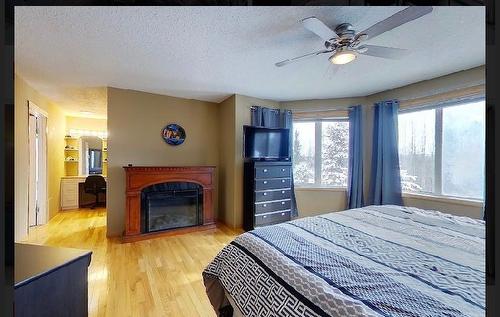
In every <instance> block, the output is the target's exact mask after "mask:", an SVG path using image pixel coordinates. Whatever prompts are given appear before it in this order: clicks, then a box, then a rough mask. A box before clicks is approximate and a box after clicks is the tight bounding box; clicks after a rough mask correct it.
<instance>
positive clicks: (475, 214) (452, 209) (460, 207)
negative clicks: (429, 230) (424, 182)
mask: <svg viewBox="0 0 500 317" xmlns="http://www.w3.org/2000/svg"><path fill="white" fill-rule="evenodd" d="M409 196H410V195H405V194H403V204H404V205H405V206H412V207H417V208H421V209H427V210H439V211H442V212H447V213H450V214H454V215H458V216H467V217H471V218H478V219H481V218H482V217H483V205H482V204H480V203H477V202H467V201H460V200H454V199H446V198H441V197H439V198H434V197H422V198H420V197H416V196H417V195H411V197H409Z"/></svg>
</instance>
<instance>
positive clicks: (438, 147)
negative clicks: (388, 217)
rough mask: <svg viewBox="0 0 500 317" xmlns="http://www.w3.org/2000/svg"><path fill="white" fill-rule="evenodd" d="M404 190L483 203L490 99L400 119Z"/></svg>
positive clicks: (409, 113)
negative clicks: (485, 101) (486, 112)
mask: <svg viewBox="0 0 500 317" xmlns="http://www.w3.org/2000/svg"><path fill="white" fill-rule="evenodd" d="M398 121H399V122H398V128H399V135H398V137H399V164H400V169H401V186H402V190H403V192H412V193H428V194H434V195H445V196H454V197H461V198H473V199H483V196H484V166H485V165H484V163H485V104H484V99H481V100H475V101H469V102H460V103H454V104H447V105H445V106H440V107H435V108H433V109H425V110H410V111H405V110H403V111H401V112H400V114H399V117H398Z"/></svg>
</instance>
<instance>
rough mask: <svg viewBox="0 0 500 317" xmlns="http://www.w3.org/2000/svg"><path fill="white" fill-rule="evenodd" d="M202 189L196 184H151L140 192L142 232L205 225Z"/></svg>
mask: <svg viewBox="0 0 500 317" xmlns="http://www.w3.org/2000/svg"><path fill="white" fill-rule="evenodd" d="M201 206H203V188H202V187H201V186H200V185H198V184H195V183H189V182H168V183H161V184H155V185H151V186H148V187H146V188H144V189H143V190H142V193H141V232H144V233H147V232H155V231H161V230H168V229H175V228H184V227H191V226H198V225H200V224H202V217H201V215H202V212H201V211H202V209H201Z"/></svg>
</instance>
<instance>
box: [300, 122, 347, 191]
mask: <svg viewBox="0 0 500 317" xmlns="http://www.w3.org/2000/svg"><path fill="white" fill-rule="evenodd" d="M348 153H349V122H348V121H347V119H331V120H330V119H328V120H314V121H294V123H293V173H294V174H293V176H294V182H295V184H296V185H298V186H301V185H303V186H314V187H346V186H347V164H348Z"/></svg>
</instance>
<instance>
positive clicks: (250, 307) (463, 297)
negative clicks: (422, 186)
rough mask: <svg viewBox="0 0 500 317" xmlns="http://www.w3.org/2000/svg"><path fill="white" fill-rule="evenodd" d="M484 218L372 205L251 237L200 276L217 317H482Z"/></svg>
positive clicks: (256, 232) (273, 228)
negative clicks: (478, 218)
mask: <svg viewBox="0 0 500 317" xmlns="http://www.w3.org/2000/svg"><path fill="white" fill-rule="evenodd" d="M484 238H485V230H484V221H482V220H477V219H471V218H467V217H458V216H452V215H449V214H444V213H441V212H437V211H428V210H422V209H417V208H412V207H401V206H390V205H384V206H367V207H363V208H358V209H350V210H346V211H342V212H333V213H328V214H325V215H321V216H315V217H307V218H301V219H297V220H293V221H290V222H287V223H282V224H278V225H273V226H267V227H261V228H258V229H256V230H253V231H249V232H246V233H244V234H242V235H240V236H238V237H237V238H236V239H234V240H233V241H232V242H231V243H230V244H228V245H227V246H225V247H224V248H223V249H222V250H221V251H220V252H219V254H218V255H217V256H216V257H215V259H214V260H213V261H212V262H211V263H209V264H208V266H207V267H206V268H205V270H204V271H203V281H204V284H205V287H206V291H207V295H208V297H209V299H210V302H211V304H212V306H213V307H214V309H215V311H216V312H217V314H218V315H219V316H246V317H248V316H259V317H262V316H419V317H421V316H484V314H485V272H484V267H485V263H484V261H485V242H484V241H485V240H484Z"/></svg>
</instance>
